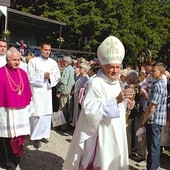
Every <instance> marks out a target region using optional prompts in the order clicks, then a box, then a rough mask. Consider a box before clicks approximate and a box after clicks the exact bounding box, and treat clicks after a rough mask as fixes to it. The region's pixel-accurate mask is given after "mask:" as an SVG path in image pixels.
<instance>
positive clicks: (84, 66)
mask: <svg viewBox="0 0 170 170" xmlns="http://www.w3.org/2000/svg"><path fill="white" fill-rule="evenodd" d="M80 67H82V68H84V69H85V70H86V71H87V72H88V71H89V69H90V64H89V63H88V62H84V63H81V64H80Z"/></svg>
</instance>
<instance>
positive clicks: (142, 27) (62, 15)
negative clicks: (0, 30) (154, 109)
mask: <svg viewBox="0 0 170 170" xmlns="http://www.w3.org/2000/svg"><path fill="white" fill-rule="evenodd" d="M11 7H12V8H14V9H18V10H22V11H24V12H29V13H32V14H35V15H39V16H43V17H47V18H51V19H54V20H58V21H62V22H66V23H67V26H66V28H65V29H64V30H63V34H62V37H63V38H64V39H65V43H64V48H67V49H75V50H84V51H93V52H95V51H96V50H97V47H98V45H99V44H100V43H101V42H102V41H103V40H104V39H105V38H106V37H107V36H109V35H115V36H117V37H118V38H119V39H120V40H121V41H122V42H123V44H124V46H125V49H126V56H125V60H124V61H125V62H126V63H129V64H136V61H137V56H138V53H139V51H141V49H142V48H149V49H150V51H151V53H152V55H153V57H157V56H158V55H159V59H161V60H165V58H167V57H168V55H169V52H168V49H169V46H168V45H167V44H168V43H169V38H170V34H169V30H170V5H169V4H168V3H167V1H165V0H164V1H160V0H126V1H124V0H100V1H99V0H93V1H91V0H83V1H82V0H73V1H70V0H41V1H38V0H34V1H33V0H30V1H22V0H11ZM49 36H51V37H52V38H53V39H54V41H56V38H57V37H58V36H59V32H54V33H52V34H51V35H49Z"/></svg>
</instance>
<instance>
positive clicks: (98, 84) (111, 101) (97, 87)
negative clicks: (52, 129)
mask: <svg viewBox="0 0 170 170" xmlns="http://www.w3.org/2000/svg"><path fill="white" fill-rule="evenodd" d="M97 55H98V58H99V60H100V63H101V68H102V69H101V70H100V71H99V72H98V73H97V75H96V77H95V78H94V79H93V81H92V82H90V85H89V88H88V89H87V94H86V96H85V99H84V102H83V105H82V111H81V113H80V117H79V120H78V123H77V126H76V129H75V132H74V135H73V139H72V142H71V145H70V148H69V150H68V153H67V157H66V160H65V163H64V166H63V169H64V170H84V169H100V170H118V169H119V170H120V169H121V170H126V169H129V166H128V165H129V161H128V149H127V148H128V147H127V138H126V119H125V113H126V106H128V108H130V109H132V108H133V106H134V102H133V101H131V100H130V98H131V97H132V96H133V95H134V91H133V90H132V89H125V90H123V89H122V86H121V83H120V80H119V73H120V70H121V68H122V60H123V58H124V55H125V49H124V46H123V44H122V43H121V41H120V40H119V39H118V38H116V37H114V36H109V37H108V38H106V39H105V40H104V41H103V42H102V44H101V45H100V46H99V47H98V50H97Z"/></svg>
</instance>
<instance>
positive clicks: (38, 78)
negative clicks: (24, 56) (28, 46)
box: [28, 60, 44, 87]
mask: <svg viewBox="0 0 170 170" xmlns="http://www.w3.org/2000/svg"><path fill="white" fill-rule="evenodd" d="M28 78H29V82H30V83H31V84H32V85H33V86H36V87H43V84H44V73H43V72H39V70H36V65H35V62H32V60H30V61H29V63H28Z"/></svg>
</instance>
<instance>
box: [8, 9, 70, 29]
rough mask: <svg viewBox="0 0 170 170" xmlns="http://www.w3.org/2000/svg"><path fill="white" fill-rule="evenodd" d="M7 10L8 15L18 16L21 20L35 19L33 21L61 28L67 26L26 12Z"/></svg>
mask: <svg viewBox="0 0 170 170" xmlns="http://www.w3.org/2000/svg"><path fill="white" fill-rule="evenodd" d="M7 10H8V12H9V13H11V14H13V15H18V16H20V17H22V18H27V19H35V20H38V21H42V22H46V23H49V24H57V25H61V26H65V25H67V24H66V23H64V22H60V21H56V20H53V19H48V18H44V17H41V16H36V15H33V14H29V13H26V12H22V11H18V10H15V9H11V8H8V9H7Z"/></svg>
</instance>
